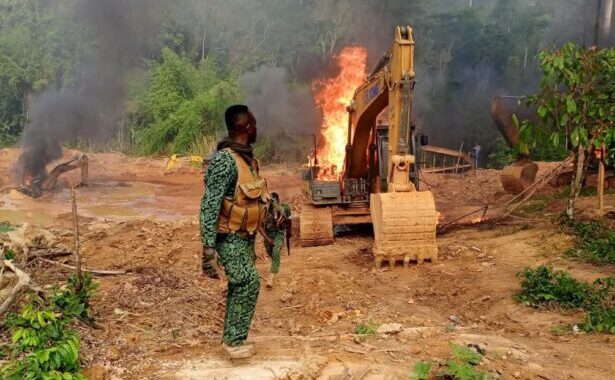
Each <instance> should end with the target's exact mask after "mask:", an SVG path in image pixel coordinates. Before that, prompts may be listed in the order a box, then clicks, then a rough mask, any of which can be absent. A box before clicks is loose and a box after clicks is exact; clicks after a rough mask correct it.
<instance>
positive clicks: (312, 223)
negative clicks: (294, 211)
mask: <svg viewBox="0 0 615 380" xmlns="http://www.w3.org/2000/svg"><path fill="white" fill-rule="evenodd" d="M299 226H300V227H299V228H300V230H299V236H300V240H301V246H302V247H315V246H320V245H329V244H333V241H334V240H333V217H332V213H331V207H314V206H311V205H305V206H304V207H303V209H302V210H301V218H300V220H299Z"/></svg>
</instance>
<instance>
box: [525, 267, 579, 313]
mask: <svg viewBox="0 0 615 380" xmlns="http://www.w3.org/2000/svg"><path fill="white" fill-rule="evenodd" d="M518 276H519V277H521V278H522V280H521V292H519V293H518V294H517V296H516V297H517V299H518V300H519V301H521V302H524V303H526V304H528V305H530V306H532V307H536V308H538V307H544V306H551V305H559V306H561V307H563V308H566V309H572V308H580V307H583V305H584V304H585V302H586V300H587V299H588V298H589V297H590V294H591V287H590V286H589V285H588V284H583V283H579V282H578V281H577V280H575V279H574V278H572V276H570V274H568V273H566V272H562V271H555V272H554V271H553V270H552V269H551V268H549V267H546V266H544V265H541V266H539V267H538V268H536V269H530V268H526V269H524V270H523V272H521V273H520V274H519V275H518Z"/></svg>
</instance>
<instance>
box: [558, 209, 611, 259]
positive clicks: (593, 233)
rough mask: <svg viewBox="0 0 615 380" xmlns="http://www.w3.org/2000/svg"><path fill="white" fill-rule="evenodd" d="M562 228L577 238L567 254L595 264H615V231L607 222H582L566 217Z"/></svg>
mask: <svg viewBox="0 0 615 380" xmlns="http://www.w3.org/2000/svg"><path fill="white" fill-rule="evenodd" d="M561 225H562V227H563V228H564V229H565V230H566V231H569V232H572V233H573V234H574V235H575V236H576V244H575V246H574V247H573V248H571V249H570V250H568V252H567V254H568V255H570V256H573V257H578V258H580V259H583V260H585V261H587V262H591V263H595V264H615V230H613V229H612V228H610V227H609V226H608V225H607V224H606V223H605V222H602V221H592V222H580V221H575V220H571V219H569V218H566V217H564V218H563V219H562V222H561Z"/></svg>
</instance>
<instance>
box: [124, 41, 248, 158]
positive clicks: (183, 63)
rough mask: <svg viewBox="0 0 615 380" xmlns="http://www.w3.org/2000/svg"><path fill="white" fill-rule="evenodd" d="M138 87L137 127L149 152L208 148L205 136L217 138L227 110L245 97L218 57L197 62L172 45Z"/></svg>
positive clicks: (139, 142) (141, 144)
mask: <svg viewBox="0 0 615 380" xmlns="http://www.w3.org/2000/svg"><path fill="white" fill-rule="evenodd" d="M135 88H136V89H137V91H135V94H134V98H135V100H134V102H135V103H136V111H135V112H134V114H133V127H134V128H135V132H136V134H137V145H138V148H139V151H140V152H142V153H145V154H156V153H165V154H166V153H179V154H185V153H201V154H205V153H207V150H208V146H207V143H206V140H204V137H206V136H209V137H210V138H211V137H213V138H214V139H215V136H216V135H217V134H218V132H219V131H220V130H221V129H222V128H223V127H224V123H223V120H224V116H223V114H224V110H225V109H226V107H227V106H229V105H230V104H231V103H233V102H236V101H238V100H239V99H240V93H239V89H238V85H237V82H236V80H235V78H234V76H232V75H229V74H228V73H225V72H224V71H222V70H220V68H219V67H218V64H217V63H216V62H215V60H214V59H213V58H207V59H205V60H204V61H202V62H200V63H199V64H198V65H196V66H195V65H194V64H193V63H191V61H190V60H189V59H188V58H187V57H186V56H182V55H178V54H176V53H175V52H173V51H172V50H170V49H168V48H164V49H163V51H162V60H161V62H153V63H152V64H151V67H150V69H149V71H148V74H147V75H146V79H145V80H144V83H140V84H137V85H135ZM139 90H140V91H142V92H139ZM210 140H211V139H210Z"/></svg>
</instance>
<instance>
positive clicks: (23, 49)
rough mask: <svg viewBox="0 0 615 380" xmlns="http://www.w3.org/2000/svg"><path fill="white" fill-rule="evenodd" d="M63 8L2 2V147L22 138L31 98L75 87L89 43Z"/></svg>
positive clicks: (28, 0)
mask: <svg viewBox="0 0 615 380" xmlns="http://www.w3.org/2000/svg"><path fill="white" fill-rule="evenodd" d="M64 3H65V1H62V2H52V3H48V2H41V1H37V0H21V1H15V0H0V146H3V145H7V144H12V143H14V142H15V141H16V140H17V138H18V137H19V135H20V134H21V131H22V130H23V128H24V125H25V123H26V117H27V105H28V100H29V97H30V95H31V94H33V93H35V92H38V91H42V90H45V89H47V88H49V87H57V88H59V87H63V86H71V85H73V84H74V83H75V74H76V71H77V67H78V66H79V65H80V63H81V62H82V60H83V58H84V56H85V53H86V52H87V50H88V49H89V43H88V42H87V41H88V38H87V33H83V28H82V27H81V26H79V25H78V24H76V23H74V22H72V21H71V20H68V19H63V18H62V17H60V8H61V7H62V6H63V5H65V4H64Z"/></svg>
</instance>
